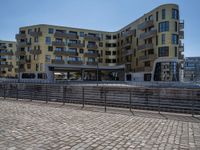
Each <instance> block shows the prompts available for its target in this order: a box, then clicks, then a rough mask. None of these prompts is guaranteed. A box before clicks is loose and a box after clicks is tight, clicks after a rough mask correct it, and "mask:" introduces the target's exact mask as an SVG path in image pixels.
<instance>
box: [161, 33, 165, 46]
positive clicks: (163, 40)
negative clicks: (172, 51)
mask: <svg viewBox="0 0 200 150" xmlns="http://www.w3.org/2000/svg"><path fill="white" fill-rule="evenodd" d="M161 42H162V44H165V34H162V36H161Z"/></svg>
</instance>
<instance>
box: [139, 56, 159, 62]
mask: <svg viewBox="0 0 200 150" xmlns="http://www.w3.org/2000/svg"><path fill="white" fill-rule="evenodd" d="M156 57H157V56H156V55H155V54H149V55H146V56H140V57H139V61H147V60H154V59H156Z"/></svg>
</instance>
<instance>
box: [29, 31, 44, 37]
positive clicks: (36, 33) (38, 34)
mask: <svg viewBox="0 0 200 150" xmlns="http://www.w3.org/2000/svg"><path fill="white" fill-rule="evenodd" d="M30 35H31V36H34V37H38V36H42V32H41V31H32V32H30Z"/></svg>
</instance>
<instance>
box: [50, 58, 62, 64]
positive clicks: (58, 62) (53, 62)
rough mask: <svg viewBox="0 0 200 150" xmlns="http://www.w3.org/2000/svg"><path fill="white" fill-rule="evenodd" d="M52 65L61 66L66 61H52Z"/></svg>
mask: <svg viewBox="0 0 200 150" xmlns="http://www.w3.org/2000/svg"><path fill="white" fill-rule="evenodd" d="M51 63H52V64H58V65H60V64H65V61H64V60H56V59H52V61H51Z"/></svg>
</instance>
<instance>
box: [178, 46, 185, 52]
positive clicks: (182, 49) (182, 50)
mask: <svg viewBox="0 0 200 150" xmlns="http://www.w3.org/2000/svg"><path fill="white" fill-rule="evenodd" d="M179 51H180V52H184V45H183V44H179Z"/></svg>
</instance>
